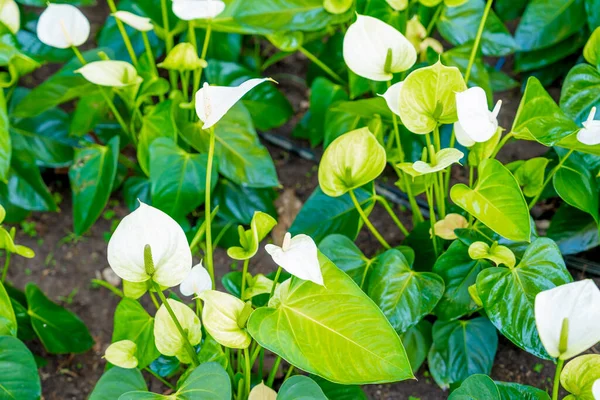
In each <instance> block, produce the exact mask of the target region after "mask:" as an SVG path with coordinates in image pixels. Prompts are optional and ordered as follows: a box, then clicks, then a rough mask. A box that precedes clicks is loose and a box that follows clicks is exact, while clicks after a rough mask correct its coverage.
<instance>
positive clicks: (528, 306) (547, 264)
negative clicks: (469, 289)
mask: <svg viewBox="0 0 600 400" xmlns="http://www.w3.org/2000/svg"><path fill="white" fill-rule="evenodd" d="M571 281H572V278H571V275H570V274H569V272H568V271H567V269H566V267H565V263H564V261H563V258H562V255H561V254H560V250H559V248H558V246H557V245H556V243H554V242H553V241H552V240H550V239H547V238H541V239H536V240H535V241H534V242H533V243H531V245H529V247H528V248H527V251H526V252H525V254H524V255H523V258H522V259H521V262H520V263H519V264H518V265H517V266H516V267H515V268H513V269H509V268H502V267H494V268H488V269H486V270H484V271H482V272H481V273H480V274H479V275H478V276H477V293H478V294H479V296H480V297H481V300H482V302H483V307H484V309H485V311H486V314H487V315H488V317H489V318H490V321H492V323H493V324H494V325H495V326H496V328H498V330H499V331H500V332H502V334H503V335H504V336H506V337H507V338H508V339H509V340H510V341H512V342H513V343H514V344H516V345H517V346H519V347H520V348H522V349H523V350H525V351H527V352H529V353H531V354H534V355H535V356H537V357H540V358H545V359H548V360H549V359H552V358H551V357H550V356H549V355H548V353H547V352H546V350H545V349H544V346H543V345H542V342H541V341H540V337H539V335H538V331H537V327H536V325H535V314H534V302H535V296H536V295H537V294H538V293H540V292H542V291H544V290H548V289H552V288H553V287H555V286H559V285H562V284H564V283H568V282H571Z"/></svg>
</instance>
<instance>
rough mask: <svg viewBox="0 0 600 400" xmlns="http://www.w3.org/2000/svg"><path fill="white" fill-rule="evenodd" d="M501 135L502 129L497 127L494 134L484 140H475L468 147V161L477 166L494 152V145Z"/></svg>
mask: <svg viewBox="0 0 600 400" xmlns="http://www.w3.org/2000/svg"><path fill="white" fill-rule="evenodd" d="M501 136H502V129H498V130H497V131H496V133H495V134H494V136H492V137H491V138H490V139H489V140H487V141H485V142H476V143H475V144H474V145H473V146H472V147H471V148H470V149H469V157H468V162H469V165H471V166H473V167H477V166H479V164H481V162H482V161H483V160H487V159H488V158H490V157H491V156H492V154H494V151H495V150H496V146H497V145H498V143H499V142H500V137H501Z"/></svg>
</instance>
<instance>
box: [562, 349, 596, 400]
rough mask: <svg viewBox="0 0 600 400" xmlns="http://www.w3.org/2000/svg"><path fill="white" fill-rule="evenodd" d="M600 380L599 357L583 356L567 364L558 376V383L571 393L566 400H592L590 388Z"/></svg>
mask: <svg viewBox="0 0 600 400" xmlns="http://www.w3.org/2000/svg"><path fill="white" fill-rule="evenodd" d="M598 379H600V355H598V354H585V355H583V356H579V357H577V358H575V359H573V360H571V361H569V362H568V363H567V365H566V366H565V368H564V369H563V370H562V373H561V374H560V383H561V384H562V386H563V387H564V388H565V390H567V391H568V392H569V393H571V394H570V395H569V396H567V397H565V399H566V400H594V399H595V397H594V394H593V393H592V386H593V385H594V382H596V380H598Z"/></svg>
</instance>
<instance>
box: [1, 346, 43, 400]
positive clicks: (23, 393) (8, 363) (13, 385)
mask: <svg viewBox="0 0 600 400" xmlns="http://www.w3.org/2000/svg"><path fill="white" fill-rule="evenodd" d="M0 388H1V389H2V392H0V394H2V398H3V399H7V400H9V399H11V400H12V399H15V400H16V399H32V400H37V399H39V398H40V397H41V395H42V386H41V383H40V377H39V375H38V371H37V365H36V364H35V359H34V358H33V355H32V354H31V352H30V351H29V349H27V347H26V346H25V345H24V344H23V342H21V341H20V340H19V339H17V338H14V337H12V336H0Z"/></svg>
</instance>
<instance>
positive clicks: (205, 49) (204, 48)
mask: <svg viewBox="0 0 600 400" xmlns="http://www.w3.org/2000/svg"><path fill="white" fill-rule="evenodd" d="M211 35H212V26H211V25H210V23H209V24H208V26H207V27H206V35H205V36H204V44H203V45H202V54H200V58H201V59H203V60H206V55H207V54H208V45H209V43H210V38H211ZM203 71H204V69H202V68H200V69H198V75H197V77H196V76H194V92H193V93H192V95H193V97H194V98H193V99H192V102H194V101H195V100H196V92H197V91H198V89H200V81H201V80H202V72H203Z"/></svg>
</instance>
